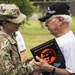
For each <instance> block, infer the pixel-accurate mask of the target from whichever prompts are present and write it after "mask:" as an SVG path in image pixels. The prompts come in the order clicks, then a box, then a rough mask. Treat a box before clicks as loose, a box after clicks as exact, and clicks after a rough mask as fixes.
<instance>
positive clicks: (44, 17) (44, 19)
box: [38, 15, 51, 22]
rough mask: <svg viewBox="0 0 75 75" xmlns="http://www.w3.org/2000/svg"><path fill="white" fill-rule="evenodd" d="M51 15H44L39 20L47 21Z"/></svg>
mask: <svg viewBox="0 0 75 75" xmlns="http://www.w3.org/2000/svg"><path fill="white" fill-rule="evenodd" d="M50 16H51V15H46V16H43V17H41V18H39V19H38V20H39V21H41V22H45V21H46V20H47V19H48V18H49V17H50Z"/></svg>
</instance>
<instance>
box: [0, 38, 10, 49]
mask: <svg viewBox="0 0 75 75" xmlns="http://www.w3.org/2000/svg"><path fill="white" fill-rule="evenodd" d="M8 44H9V41H8V40H7V39H6V38H4V39H3V40H1V41H0V49H3V48H5V47H6V46H8Z"/></svg>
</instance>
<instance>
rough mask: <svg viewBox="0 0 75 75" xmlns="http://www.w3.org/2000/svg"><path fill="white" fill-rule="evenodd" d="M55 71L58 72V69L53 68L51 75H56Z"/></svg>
mask: <svg viewBox="0 0 75 75" xmlns="http://www.w3.org/2000/svg"><path fill="white" fill-rule="evenodd" d="M55 70H56V68H55V67H53V68H52V70H51V74H52V75H54V74H55Z"/></svg>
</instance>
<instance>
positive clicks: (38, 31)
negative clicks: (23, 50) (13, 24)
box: [20, 17, 75, 58]
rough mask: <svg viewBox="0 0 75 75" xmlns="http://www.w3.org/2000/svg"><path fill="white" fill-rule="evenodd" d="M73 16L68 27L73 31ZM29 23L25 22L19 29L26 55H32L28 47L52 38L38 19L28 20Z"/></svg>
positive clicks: (74, 19) (74, 29)
mask: <svg viewBox="0 0 75 75" xmlns="http://www.w3.org/2000/svg"><path fill="white" fill-rule="evenodd" d="M74 22H75V18H74V17H73V22H72V23H71V25H70V28H71V29H72V31H73V32H74V33H75V26H74V25H75V23H74ZM28 23H29V24H30V25H27V24H25V25H24V26H23V27H21V28H20V31H21V33H22V35H23V38H24V41H25V44H26V47H27V56H28V58H29V57H32V54H31V52H30V48H33V47H35V46H37V45H39V44H41V43H43V42H45V41H48V40H50V39H52V38H53V36H52V35H51V34H50V32H49V31H48V30H47V28H42V27H41V25H40V22H39V21H38V20H31V21H29V22H28Z"/></svg>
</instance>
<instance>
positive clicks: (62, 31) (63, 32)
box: [34, 2, 75, 75]
mask: <svg viewBox="0 0 75 75" xmlns="http://www.w3.org/2000/svg"><path fill="white" fill-rule="evenodd" d="M68 10H69V6H68V5H67V4H65V3H60V2H59V3H55V4H53V5H51V6H49V10H48V11H47V13H46V15H45V16H44V17H41V18H39V20H40V21H41V22H45V26H46V27H47V28H48V30H49V31H50V33H51V34H52V35H54V36H55V39H56V41H57V43H58V45H59V47H60V49H61V52H62V54H63V56H64V59H65V65H66V67H65V68H61V67H60V68H57V67H54V66H53V65H49V64H47V63H46V62H45V61H44V60H42V59H40V58H39V57H37V56H36V59H37V60H38V62H36V61H34V64H35V65H36V66H37V67H38V68H39V70H41V71H47V72H50V74H52V75H75V37H74V34H73V32H72V31H71V29H70V22H71V20H72V18H71V16H70V13H69V11H68Z"/></svg>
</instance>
